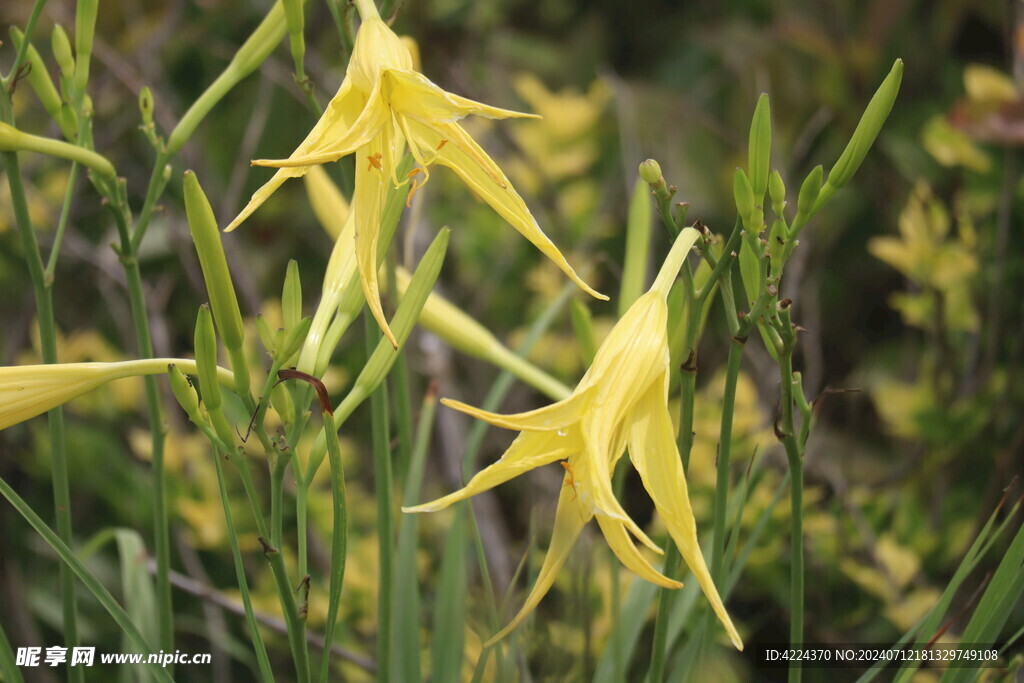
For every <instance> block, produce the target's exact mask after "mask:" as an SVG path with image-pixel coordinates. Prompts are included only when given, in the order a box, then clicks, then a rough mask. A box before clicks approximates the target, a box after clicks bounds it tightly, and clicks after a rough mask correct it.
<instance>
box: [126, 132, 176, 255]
mask: <svg viewBox="0 0 1024 683" xmlns="http://www.w3.org/2000/svg"><path fill="white" fill-rule="evenodd" d="M169 160H170V155H169V154H168V153H167V151H166V150H163V151H161V152H159V153H158V154H157V155H156V160H155V161H154V162H153V170H152V172H151V173H150V174H149V185H148V186H147V187H146V199H145V200H144V201H143V203H142V210H141V211H140V212H139V218H138V220H137V221H136V222H135V232H134V233H133V234H132V238H131V246H132V248H131V251H132V253H138V251H139V245H140V244H142V237H143V236H144V235H145V234H146V228H148V227H149V223H150V220H151V219H152V218H153V211H154V210H155V209H156V203H157V201H158V200H159V199H160V195H162V194H163V191H164V188H166V187H167V181H168V180H169V179H170V173H169V172H168V169H167V162H168V161H169Z"/></svg>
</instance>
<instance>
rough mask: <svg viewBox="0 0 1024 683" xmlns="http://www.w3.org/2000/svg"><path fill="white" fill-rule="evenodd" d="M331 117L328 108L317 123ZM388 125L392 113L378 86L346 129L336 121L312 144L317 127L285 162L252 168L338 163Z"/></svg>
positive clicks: (258, 162)
mask: <svg viewBox="0 0 1024 683" xmlns="http://www.w3.org/2000/svg"><path fill="white" fill-rule="evenodd" d="M342 109H343V108H342V107H340V106H339V108H338V110H339V111H342ZM330 115H331V111H330V106H328V111H327V112H325V113H324V115H323V117H321V118H320V121H324V120H325V119H326V118H327V117H328V116H330ZM390 121H391V111H390V110H389V109H388V106H387V102H385V101H384V98H383V97H381V86H380V83H379V82H378V83H377V84H376V85H375V86H374V88H373V90H372V91H371V92H370V95H369V97H368V98H367V99H366V100H365V104H364V106H363V107H362V110H361V111H360V112H359V115H358V117H357V118H356V119H355V120H354V121H353V122H352V123H351V124H349V125H346V124H345V123H343V121H342V120H340V119H337V118H335V119H334V120H333V121H331V122H330V123H328V124H327V125H326V127H325V128H324V129H323V131H322V132H320V134H319V136H318V137H317V138H316V139H315V140H312V141H311V138H312V137H313V135H314V134H317V132H318V131H317V128H318V127H319V126H320V123H317V126H316V127H314V128H313V131H312V132H311V133H310V134H309V137H307V138H306V141H305V142H303V143H302V144H301V145H299V146H298V147H297V148H296V150H295V151H294V152H292V154H291V156H290V157H288V158H287V159H256V160H255V161H253V162H252V164H253V166H272V167H277V168H296V167H302V166H312V165H314V164H326V163H328V162H331V161H337V160H338V159H340V158H341V157H343V156H347V155H349V154H351V153H352V152H355V151H356V150H357V149H359V148H360V147H363V146H365V145H367V144H369V142H370V140H371V139H373V138H374V137H376V136H377V135H379V134H380V131H381V130H382V129H383V128H385V127H387V126H388V125H389V124H390ZM307 143H308V144H307ZM303 173H305V171H303Z"/></svg>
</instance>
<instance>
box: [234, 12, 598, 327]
mask: <svg viewBox="0 0 1024 683" xmlns="http://www.w3.org/2000/svg"><path fill="white" fill-rule="evenodd" d="M356 5H357V6H358V8H359V13H360V15H361V16H362V24H361V25H360V27H359V31H358V33H357V34H356V41H355V45H354V47H353V51H352V58H351V60H350V61H349V65H348V70H347V72H346V74H345V80H344V81H343V82H342V84H341V87H340V88H339V89H338V92H337V93H336V94H335V95H334V98H333V99H332V100H331V101H330V103H329V104H328V105H327V109H326V111H325V112H324V115H323V116H322V117H321V118H320V120H319V121H318V122H317V123H316V125H315V126H314V127H313V130H312V131H310V133H309V135H308V136H306V139H305V140H303V141H302V143H301V144H299V146H298V147H297V148H296V149H295V151H294V152H293V153H292V155H291V156H290V157H288V158H287V159H277V160H268V159H260V160H256V161H253V162H252V163H253V165H256V166H271V167H277V168H278V171H277V172H276V173H275V174H274V176H273V177H272V178H271V179H270V180H269V181H268V182H267V183H266V184H264V185H263V187H261V188H260V189H259V190H257V191H256V192H255V194H253V196H252V198H251V199H250V200H249V203H248V204H247V205H246V206H245V208H244V209H242V212H241V213H240V214H238V216H237V217H236V218H235V219H234V220H233V221H231V223H230V224H229V225H228V227H227V228H226V230H229V231H230V230H233V229H235V228H236V227H238V225H239V224H241V223H242V221H244V220H245V219H246V218H248V217H249V216H250V215H251V214H252V213H253V211H255V210H256V209H257V208H258V207H259V206H260V205H261V204H262V203H263V202H264V201H266V200H267V198H268V197H269V196H270V195H271V194H273V192H274V191H275V190H277V188H278V187H280V186H281V184H282V183H284V181H286V180H287V179H289V178H297V177H299V176H302V175H304V174H305V173H306V172H307V171H308V170H309V168H310V167H311V166H314V165H318V164H324V163H327V162H331V161H337V160H338V159H340V158H341V157H343V156H346V155H348V154H353V153H354V154H355V155H356V187H355V197H354V201H353V205H354V211H355V214H356V231H355V249H356V255H357V260H358V265H359V274H360V280H361V283H362V287H363V292H364V293H365V295H366V301H367V304H368V305H369V307H370V310H371V311H372V312H373V315H374V317H375V318H376V319H377V322H378V323H379V324H380V328H381V330H383V331H384V333H385V334H386V335H387V337H388V338H389V339H390V340H391V342H392V343H394V342H395V339H394V336H393V335H392V334H391V330H390V329H389V328H388V324H387V320H386V319H385V317H384V312H383V310H382V309H381V304H380V293H379V291H378V286H377V268H376V254H377V235H378V232H379V228H380V218H381V212H382V210H383V208H384V202H385V198H386V197H387V191H388V185H389V184H390V185H394V186H399V185H400V184H402V183H406V182H412V183H413V189H416V187H418V186H422V185H423V184H424V183H425V182H426V181H427V178H428V177H429V171H428V168H429V166H430V165H431V164H434V163H437V164H441V165H442V166H447V167H449V168H451V169H452V170H453V171H455V173H456V174H458V176H459V177H460V178H462V180H463V182H465V183H466V184H467V185H468V186H469V187H470V189H472V190H473V191H474V192H475V193H476V194H477V195H478V196H479V197H481V198H482V199H483V200H484V201H486V202H487V203H488V204H490V205H491V207H492V208H493V209H494V210H495V211H497V212H498V214H499V215H500V216H501V217H502V218H504V219H505V220H506V221H508V222H509V223H510V224H511V225H512V227H514V228H515V229H516V230H518V231H519V232H520V233H521V234H522V235H523V236H524V237H526V239H528V240H530V242H532V243H533V244H534V246H536V247H537V248H538V249H540V250H541V252H543V253H544V255H546V256H547V257H548V258H550V259H551V260H552V261H554V262H555V263H556V264H557V265H558V267H559V268H561V269H562V271H564V272H565V273H566V274H567V275H568V276H569V277H570V278H572V280H573V281H575V282H576V283H577V284H579V286H580V287H582V288H583V289H584V290H586V291H587V292H588V293H590V294H591V295H593V296H595V297H597V298H601V299H607V297H605V296H604V295H602V294H599V293H598V292H596V291H594V290H593V289H591V288H590V286H588V285H587V284H586V283H585V282H583V280H582V279H580V277H579V276H578V275H577V274H576V272H575V271H574V270H573V269H572V267H571V266H570V265H569V263H568V262H567V261H566V260H565V257H563V256H562V253H561V252H560V251H559V250H558V248H557V247H556V246H555V245H554V243H553V242H552V241H551V240H550V239H549V238H548V236H547V235H545V234H544V232H543V231H542V230H541V229H540V226H538V225H537V221H536V220H535V219H534V217H533V215H532V214H531V213H530V210H529V209H528V208H527V206H526V203H525V202H524V201H523V199H522V197H520V196H519V194H518V193H517V192H516V191H515V189H514V188H513V187H512V184H511V183H510V182H509V180H508V178H506V177H505V174H504V173H502V171H501V169H500V168H498V165H497V164H495V163H494V161H493V160H492V159H491V158H490V157H489V156H488V155H487V153H486V152H485V151H484V150H483V149H481V148H480V146H479V145H477V143H476V142H475V141H474V140H473V138H472V137H470V136H469V134H468V133H466V131H465V130H463V128H462V126H460V125H459V124H458V121H459V120H460V119H462V118H464V117H466V116H469V115H475V116H484V117H487V118H491V119H504V118H510V117H532V118H536V117H534V116H533V115H532V114H522V113H519V112H515V111H510V110H508V109H499V108H497V107H491V106H488V105H486V104H481V103H479V102H474V101H473V100H469V99H466V98H465V97H459V96H458V95H453V94H451V93H449V92H445V91H444V90H442V89H441V88H439V87H438V86H436V85H435V84H434V83H432V82H431V81H430V80H428V79H427V78H426V77H425V76H423V74H421V73H419V72H417V71H415V70H414V68H413V58H412V55H411V54H410V52H409V48H408V47H407V46H406V44H405V43H403V42H402V40H401V39H400V38H399V37H398V36H397V35H395V33H394V32H393V31H392V30H391V29H390V28H388V25H387V24H385V23H384V21H382V20H381V18H380V16H379V15H378V14H377V9H376V7H375V6H374V4H373V2H372V0H357V1H356ZM406 143H408V145H409V151H410V152H411V153H412V155H413V157H414V158H415V159H416V162H417V163H418V164H419V167H418V168H416V169H413V171H412V172H411V173H410V174H409V175H408V176H407V177H405V178H398V177H397V174H396V170H395V169H396V167H397V165H398V162H399V159H400V157H401V156H402V153H403V149H404V147H405V144H406ZM421 176H422V177H421Z"/></svg>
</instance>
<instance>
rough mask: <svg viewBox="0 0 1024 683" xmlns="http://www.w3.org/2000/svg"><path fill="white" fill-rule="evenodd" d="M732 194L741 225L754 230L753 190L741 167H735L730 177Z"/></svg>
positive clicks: (754, 208)
mask: <svg viewBox="0 0 1024 683" xmlns="http://www.w3.org/2000/svg"><path fill="white" fill-rule="evenodd" d="M732 194H733V198H734V199H735V200H736V211H737V212H738V213H739V214H740V218H741V219H742V220H743V225H744V226H745V227H746V228H747V230H754V231H755V233H756V232H758V231H757V230H755V228H756V227H760V226H755V225H754V213H755V210H756V207H755V202H754V190H753V188H752V187H751V186H750V180H748V179H747V174H746V173H744V172H743V169H742V168H737V169H736V173H735V174H734V175H733V178H732Z"/></svg>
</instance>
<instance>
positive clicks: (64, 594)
mask: <svg viewBox="0 0 1024 683" xmlns="http://www.w3.org/2000/svg"><path fill="white" fill-rule="evenodd" d="M26 42H27V41H26ZM0 102H2V104H0V114H2V118H3V119H4V120H8V121H12V120H13V117H12V116H11V111H10V102H9V100H8V99H7V93H6V90H4V92H3V93H0ZM3 158H4V164H5V166H6V168H7V182H8V185H9V186H10V190H11V203H12V204H13V207H14V217H15V222H16V223H17V226H18V232H19V234H20V235H21V241H22V246H23V249H24V252H25V260H26V262H27V265H28V271H29V278H30V279H31V281H32V288H33V290H34V291H35V298H36V308H37V318H38V324H39V340H40V344H41V346H42V356H43V362H44V363H48V364H49V363H56V362H57V326H56V322H55V320H54V312H53V290H52V289H51V288H50V287H49V286H47V284H46V276H45V274H44V271H43V259H42V256H41V255H40V252H39V243H38V242H37V241H36V237H35V232H34V230H33V228H32V222H31V218H30V216H29V212H28V202H27V200H26V198H25V187H24V185H23V184H22V177H21V166H20V165H19V163H18V155H17V153H15V152H5V153H4V154H3ZM47 427H48V435H49V440H50V459H51V463H52V470H53V505H54V517H55V518H56V521H57V534H58V536H59V537H60V540H61V542H62V543H64V545H66V546H67V547H69V548H70V547H71V546H72V529H71V491H70V486H69V484H68V465H67V450H66V442H65V435H64V411H63V409H61V408H59V407H58V408H54V409H53V410H51V411H50V412H49V414H48V416H47ZM59 584H60V595H61V610H62V617H63V630H64V642H65V645H66V646H67V647H68V648H74V647H77V646H78V607H77V602H76V598H75V580H74V574H73V572H72V570H71V567H69V566H68V565H67V564H66V563H61V565H60V577H59ZM69 677H70V678H71V679H72V680H77V681H81V680H83V674H82V671H81V669H75V670H74V671H73V672H72V670H70V669H69Z"/></svg>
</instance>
